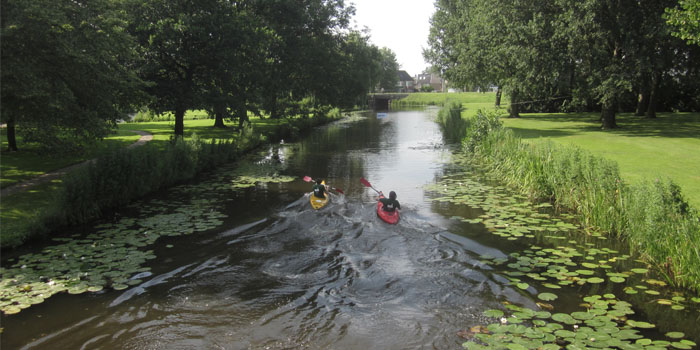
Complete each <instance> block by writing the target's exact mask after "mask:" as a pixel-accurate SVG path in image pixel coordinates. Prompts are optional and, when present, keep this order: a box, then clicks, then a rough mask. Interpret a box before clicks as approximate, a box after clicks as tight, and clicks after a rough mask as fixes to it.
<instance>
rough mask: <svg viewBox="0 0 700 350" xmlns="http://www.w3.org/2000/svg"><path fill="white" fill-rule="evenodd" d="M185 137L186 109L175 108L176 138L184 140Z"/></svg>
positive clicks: (182, 107) (181, 107)
mask: <svg viewBox="0 0 700 350" xmlns="http://www.w3.org/2000/svg"><path fill="white" fill-rule="evenodd" d="M184 136H185V107H184V106H176V107H175V137H176V138H182V137H184Z"/></svg>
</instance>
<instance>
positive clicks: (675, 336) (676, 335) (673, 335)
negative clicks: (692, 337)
mask: <svg viewBox="0 0 700 350" xmlns="http://www.w3.org/2000/svg"><path fill="white" fill-rule="evenodd" d="M666 336H667V337H669V338H673V339H680V338H683V337H685V333H683V332H668V333H666Z"/></svg>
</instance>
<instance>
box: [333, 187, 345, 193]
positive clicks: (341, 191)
mask: <svg viewBox="0 0 700 350" xmlns="http://www.w3.org/2000/svg"><path fill="white" fill-rule="evenodd" d="M333 190H334V191H336V192H338V193H340V194H345V192H343V190H341V189H339V188H335V187H333Z"/></svg>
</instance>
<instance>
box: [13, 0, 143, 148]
mask: <svg viewBox="0 0 700 350" xmlns="http://www.w3.org/2000/svg"><path fill="white" fill-rule="evenodd" d="M0 12H1V13H2V32H1V33H2V34H1V35H2V42H1V44H2V77H1V78H0V79H1V80H2V84H1V90H2V108H1V109H0V110H1V111H2V114H1V117H2V121H3V122H5V123H7V125H8V141H9V148H10V150H17V144H16V140H15V137H14V131H15V129H14V128H15V126H19V128H20V130H21V133H22V135H23V136H24V140H25V141H37V142H40V143H41V144H43V145H44V146H45V147H46V148H56V147H57V146H65V145H70V144H76V143H77V144H81V143H84V142H89V141H90V140H93V139H95V138H100V137H103V136H106V135H107V134H108V132H109V131H110V129H111V128H112V127H113V126H114V125H115V124H116V122H117V121H118V120H119V119H122V118H124V117H125V116H126V112H127V111H129V110H130V109H132V107H133V106H134V105H138V104H139V103H141V102H142V99H141V98H140V88H141V87H142V84H141V83H142V81H141V79H140V78H139V77H138V76H137V74H136V70H135V69H134V68H135V67H134V57H135V56H134V54H135V50H134V49H135V45H134V42H133V40H132V38H131V36H130V35H129V34H128V32H127V30H126V27H127V18H126V17H125V15H124V13H123V11H121V9H120V8H119V6H118V4H117V3H116V2H115V1H111V0H95V1H91V2H90V3H89V5H87V4H85V3H79V2H72V1H51V0H36V1H21V0H7V1H3V2H2V9H1V11H0Z"/></svg>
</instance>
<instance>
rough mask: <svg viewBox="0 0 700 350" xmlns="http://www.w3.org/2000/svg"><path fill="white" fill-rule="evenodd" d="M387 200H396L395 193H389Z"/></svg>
mask: <svg viewBox="0 0 700 350" xmlns="http://www.w3.org/2000/svg"><path fill="white" fill-rule="evenodd" d="M389 198H391V199H396V192H394V191H391V192H389Z"/></svg>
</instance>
